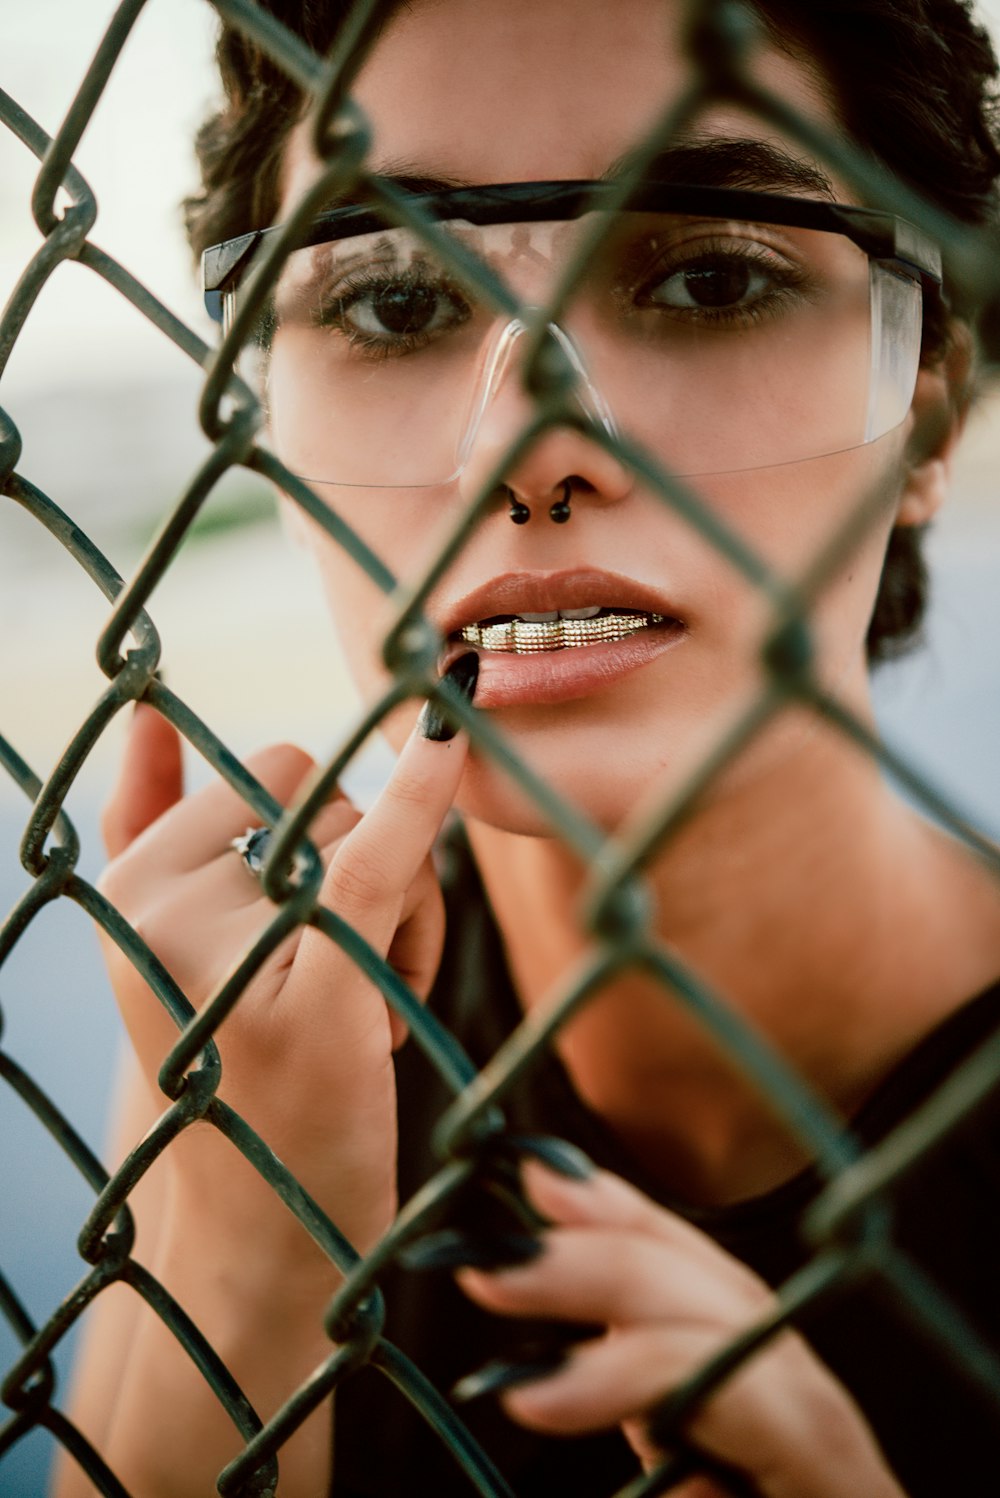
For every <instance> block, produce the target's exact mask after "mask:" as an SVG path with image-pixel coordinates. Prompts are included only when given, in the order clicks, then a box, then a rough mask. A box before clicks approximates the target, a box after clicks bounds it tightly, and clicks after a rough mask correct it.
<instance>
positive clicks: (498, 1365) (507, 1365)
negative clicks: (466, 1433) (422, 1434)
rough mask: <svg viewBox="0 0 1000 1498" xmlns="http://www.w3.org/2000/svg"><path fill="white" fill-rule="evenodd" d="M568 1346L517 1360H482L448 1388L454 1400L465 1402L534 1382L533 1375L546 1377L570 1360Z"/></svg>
mask: <svg viewBox="0 0 1000 1498" xmlns="http://www.w3.org/2000/svg"><path fill="white" fill-rule="evenodd" d="M569 1359H570V1352H569V1349H568V1348H565V1347H559V1348H556V1349H555V1351H553V1352H551V1353H548V1354H546V1356H545V1357H541V1358H526V1359H523V1360H521V1359H519V1360H518V1361H516V1362H511V1361H508V1360H507V1359H505V1358H496V1359H495V1360H494V1361H493V1362H491V1363H485V1364H484V1365H483V1367H482V1368H478V1369H477V1370H476V1372H475V1373H467V1374H466V1376H465V1377H464V1378H460V1379H459V1381H458V1383H457V1384H456V1385H455V1387H454V1388H453V1389H452V1391H451V1397H452V1399H453V1400H454V1401H455V1402H456V1404H468V1403H469V1401H470V1400H471V1399H481V1398H482V1397H483V1395H484V1394H499V1393H500V1392H501V1390H503V1389H515V1388H517V1387H518V1385H519V1384H530V1383H534V1382H535V1380H536V1379H542V1378H548V1377H549V1375H550V1374H552V1373H558V1371H559V1369H560V1368H565V1366H566V1364H567V1363H568V1362H569Z"/></svg>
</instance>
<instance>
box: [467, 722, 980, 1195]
mask: <svg viewBox="0 0 1000 1498" xmlns="http://www.w3.org/2000/svg"><path fill="white" fill-rule="evenodd" d="M803 808H807V813H806V815H803ZM470 836H471V839H472V843H473V847H474V849H475V852H476V856H477V860H478V862H479V865H480V868H481V871H482V874H483V879H484V883H485V885H486V889H487V892H488V894H489V896H490V899H491V902H492V904H493V908H494V910H495V912H496V914H497V918H498V920H499V923H500V926H501V929H502V931H503V933H504V937H505V941H506V946H507V951H508V956H509V961H510V964H511V971H512V974H513V977H514V981H515V985H516V987H517V989H518V992H519V994H520V997H521V1002H522V1004H523V1005H524V1007H525V1008H526V1009H532V1008H535V1007H536V1006H539V1005H543V1004H546V1003H548V1002H550V1001H551V1000H552V999H553V998H554V997H555V996H556V995H557V994H558V993H559V992H560V990H561V988H562V987H563V985H564V984H565V980H566V974H567V972H568V971H569V970H570V969H571V968H572V966H573V965H574V964H575V963H576V962H577V961H578V960H579V959H580V957H581V956H582V955H583V953H584V951H585V950H586V949H587V947H588V945H589V941H588V938H587V936H586V935H585V934H584V933H582V932H581V931H580V928H579V926H578V924H577V916H576V912H577V910H578V908H579V902H580V897H581V895H582V893H583V891H584V884H585V879H586V870H585V869H584V868H583V867H582V865H581V864H580V863H579V861H578V860H577V859H576V858H575V856H574V855H572V854H570V853H569V852H567V850H566V849H565V848H564V847H563V846H562V845H561V844H560V843H558V842H556V841H555V840H552V839H542V838H525V837H520V836H517V835H515V834H511V833H507V832H503V831H500V830H497V829H495V828H492V827H488V826H486V825H484V824H474V825H473V826H472V827H471V828H470ZM647 877H648V881H649V885H650V888H651V891H652V893H653V895H654V897H655V906H656V910H657V912H658V914H657V920H656V931H657V935H658V936H659V937H660V938H661V939H662V940H664V941H665V942H667V943H669V945H670V947H671V948H672V949H673V950H674V952H676V953H677V954H679V955H680V956H681V958H682V959H683V960H684V961H685V962H686V963H687V964H688V965H689V966H690V967H691V968H692V969H693V971H694V972H695V973H696V974H697V975H698V977H699V978H701V979H702V981H703V982H705V983H707V984H708V985H709V986H710V987H711V988H712V989H713V990H714V991H715V992H716V993H717V994H718V995H720V996H722V997H724V999H725V1001H726V1002H727V1003H728V1004H730V1005H732V1006H733V1007H735V1008H736V1009H738V1010H739V1012H740V1013H741V1014H742V1015H743V1016H744V1017H745V1018H746V1019H747V1020H748V1021H750V1022H751V1024H752V1025H753V1026H754V1027H755V1028H756V1029H757V1030H758V1031H759V1032H761V1033H762V1034H763V1035H764V1036H765V1037H766V1038H767V1039H768V1040H769V1041H770V1042H771V1044H772V1045H774V1046H775V1047H776V1048H777V1049H778V1050H779V1051H780V1052H782V1054H783V1055H784V1056H785V1058H786V1059H787V1060H789V1061H790V1062H791V1063H792V1065H793V1066H794V1067H795V1068H796V1069H797V1070H798V1071H799V1072H800V1074H801V1075H802V1076H803V1077H804V1078H805V1080H806V1081H807V1082H808V1083H809V1084H810V1085H811V1086H812V1087H813V1088H814V1089H815V1090H817V1091H818V1092H819V1093H820V1094H821V1095H822V1096H823V1097H824V1098H825V1099H826V1100H827V1101H828V1102H829V1103H830V1104H831V1105H832V1106H833V1107H834V1108H835V1109H836V1110H838V1111H839V1112H841V1113H842V1114H843V1115H845V1116H847V1115H850V1114H851V1113H852V1112H853V1111H855V1110H856V1108H857V1107H858V1106H859V1105H860V1103H861V1102H862V1101H863V1099H864V1098H865V1096H866V1095H867V1094H868V1093H869V1092H870V1091H871V1090H872V1088H873V1087H874V1086H875V1085H876V1084H877V1082H878V1081H879V1080H880V1079H881V1077H882V1076H883V1075H884V1074H885V1072H886V1071H887V1070H888V1068H889V1067H890V1066H891V1065H892V1063H893V1062H894V1061H895V1060H898V1059H899V1058H900V1056H901V1055H902V1054H904V1052H905V1050H906V1049H908V1048H909V1046H910V1045H911V1044H912V1043H913V1041H914V1040H915V1039H916V1038H917V1037H918V1036H919V1035H920V1034H922V1033H923V1032H924V1031H925V1030H927V1029H929V1028H930V1027H931V1026H932V1025H933V1024H934V1023H935V1021H936V1020H937V1019H939V1018H940V1017H941V1016H942V1014H943V1013H946V1012H948V1011H949V1010H950V1009H951V1008H953V1007H955V1005H956V1004H957V1003H958V1002H960V1001H961V999H962V998H963V997H965V996H967V995H968V994H970V993H972V992H975V991H976V988H977V987H980V986H985V984H986V983H988V982H989V981H990V980H991V978H992V977H993V976H995V972H996V970H997V968H998V967H1000V930H998V929H997V928H998V922H997V918H996V915H995V913H994V914H991V915H990V917H989V919H988V920H987V919H985V911H986V907H987V902H989V909H990V911H993V909H994V907H995V905H996V898H995V886H994V884H993V881H992V880H991V879H988V878H987V877H985V876H984V875H983V874H982V872H981V871H980V870H979V869H978V867H977V866H976V865H974V864H973V863H972V861H971V860H970V859H968V858H967V856H966V855H965V854H964V853H962V852H961V851H960V850H959V849H958V848H957V847H956V846H955V845H953V844H951V842H950V840H948V839H946V838H944V837H943V836H942V835H941V834H940V833H939V832H938V831H936V830H935V829H933V828H931V827H929V826H928V825H927V824H925V823H924V822H922V821H921V820H920V819H919V818H917V817H916V816H915V815H914V814H913V813H912V812H910V811H909V810H908V809H907V808H906V807H904V806H903V805H902V804H901V803H900V802H899V801H898V800H897V799H896V798H895V796H894V795H893V794H892V793H891V792H890V791H889V790H888V789H887V787H886V786H885V785H884V783H883V781H882V780H881V778H880V776H879V774H878V773H877V770H876V769H875V767H874V766H873V765H872V763H871V762H870V761H869V760H868V759H867V758H866V757H865V756H863V755H861V754H859V753H858V752H857V751H856V750H855V749H853V748H852V747H851V746H849V745H848V744H847V743H846V742H845V741H844V740H843V739H842V738H841V737H840V736H839V735H835V734H834V733H833V732H832V731H822V732H819V731H818V732H817V734H816V735H815V736H814V737H813V739H812V742H810V744H809V745H808V752H806V753H801V754H798V755H797V756H791V757H789V759H787V760H786V761H785V762H783V763H782V764H781V766H780V767H779V768H777V769H775V770H773V771H771V772H769V773H764V774H762V775H760V776H759V777H757V778H756V779H754V780H753V781H749V780H748V781H747V782H746V783H737V784H736V785H735V786H734V787H733V788H731V789H726V790H724V791H723V792H721V793H719V794H718V795H716V796H715V797H713V798H712V799H711V800H710V801H708V800H707V801H706V802H705V803H704V804H703V805H702V806H701V807H700V808H699V810H698V811H697V812H696V813H695V814H694V815H692V817H691V818H690V819H689V820H688V822H687V823H686V824H685V825H684V826H683V828H682V829H681V831H680V832H679V833H678V834H677V835H676V836H675V837H674V838H673V839H672V840H671V842H670V843H669V846H667V847H666V848H665V849H664V850H663V852H662V853H660V854H659V855H658V856H657V857H656V859H655V861H654V862H653V863H652V864H651V866H650V867H649V868H648V870H647ZM958 911H961V913H962V914H961V919H962V920H963V921H964V922H965V924H966V925H967V927H968V931H967V933H966V934H967V935H968V936H969V938H970V943H971V952H970V954H969V955H967V957H966V958H965V959H962V958H959V960H958V963H957V964H956V946H957V945H958V943H957V941H956V919H959V917H958V915H957V912H958ZM970 912H974V913H975V914H974V915H973V916H972V917H971V918H968V917H969V913H970ZM967 918H968V919H967ZM966 985H969V986H968V987H966ZM556 1044H557V1048H558V1050H559V1053H560V1056H561V1059H562V1060H563V1062H564V1063H565V1064H566V1066H567V1068H568V1070H569V1072H570V1074H571V1076H572V1079H573V1081H574V1084H575V1085H576V1088H577V1090H578V1092H579V1093H580V1094H581V1096H582V1097H583V1099H584V1101H585V1102H586V1103H587V1104H588V1105H589V1106H590V1107H592V1108H593V1109H595V1111H597V1112H598V1113H599V1114H600V1115H602V1116H603V1117H604V1119H605V1121H606V1122H607V1123H608V1124H609V1125H610V1126H611V1127H612V1128H613V1130H614V1131H615V1132H616V1133H618V1134H619V1136H620V1137H621V1138H622V1139H623V1141H624V1142H625V1143H626V1144H627V1145H628V1146H630V1147H631V1148H632V1149H633V1151H634V1152H635V1153H636V1155H637V1156H638V1157H639V1158H640V1159H641V1161H642V1163H643V1164H644V1166H645V1167H646V1168H647V1170H650V1171H651V1173H652V1174H654V1175H656V1176H658V1177H659V1178H660V1181H661V1184H662V1185H663V1186H665V1187H667V1188H669V1189H672V1190H674V1191H676V1192H680V1193H682V1194H684V1195H687V1196H688V1197H689V1198H690V1199H692V1200H702V1201H723V1200H729V1199H733V1198H735V1197H738V1196H745V1195H750V1194H754V1193H755V1192H758V1191H761V1190H765V1189H767V1188H768V1187H769V1186H771V1185H774V1184H776V1183H777V1182H778V1181H779V1180H781V1179H783V1178H785V1177H786V1176H788V1175H789V1174H792V1173H793V1172H794V1171H795V1169H796V1168H798V1167H799V1166H801V1165H802V1164H803V1163H804V1162H805V1156H804V1155H803V1153H802V1151H801V1149H800V1147H799V1146H798V1144H797V1142H796V1141H795V1140H794V1139H792V1138H791V1137H790V1136H789V1135H788V1133H787V1131H786V1130H785V1128H784V1126H783V1125H782V1124H780V1122H779V1121H777V1120H776V1119H775V1117H774V1115H773V1114H772V1113H771V1111H770V1109H769V1108H768V1106H767V1105H766V1103H764V1102H763V1101H762V1100H761V1098H760V1096H759V1095H758V1094H757V1092H756V1090H755V1089H753V1088H752V1087H751V1086H750V1084H749V1083H747V1082H745V1081H744V1079H743V1078H742V1076H741V1074H740V1073H739V1072H738V1070H736V1069H734V1066H733V1064H732V1062H731V1061H730V1060H729V1059H728V1057H726V1056H725V1055H724V1054H723V1053H722V1052H721V1051H720V1050H719V1048H718V1047H717V1046H716V1044H715V1043H714V1042H713V1041H712V1040H711V1039H710V1038H709V1037H708V1036H707V1035H706V1033H705V1031H704V1030H703V1029H702V1027H701V1026H700V1025H699V1024H698V1023H697V1022H696V1021H695V1020H694V1019H693V1018H691V1017H690V1015H689V1014H688V1013H687V1012H686V1011H685V1009H684V1008H683V1005H682V1004H681V1002H680V1001H679V1000H678V999H677V997H676V996H675V995H673V994H672V993H670V992H668V991H666V990H665V989H664V987H663V985H662V984H659V983H657V982H654V980H652V979H651V978H648V977H646V976H644V975H642V974H638V973H636V972H634V971H628V972H623V973H621V974H620V975H619V976H617V977H616V978H615V980H614V981H613V982H612V983H611V984H609V985H608V986H607V988H606V989H604V990H602V992H601V993H600V994H599V995H598V996H597V997H596V998H595V999H593V1000H591V1001H589V1002H588V1004H587V1005H586V1006H585V1007H584V1008H583V1009H582V1010H581V1011H580V1012H579V1013H578V1014H577V1015H575V1016H574V1018H573V1020H572V1021H571V1022H570V1023H569V1024H568V1025H567V1026H566V1027H565V1028H564V1029H563V1030H562V1031H561V1032H560V1035H559V1037H558V1040H557V1042H556ZM666 1162H669V1163H666Z"/></svg>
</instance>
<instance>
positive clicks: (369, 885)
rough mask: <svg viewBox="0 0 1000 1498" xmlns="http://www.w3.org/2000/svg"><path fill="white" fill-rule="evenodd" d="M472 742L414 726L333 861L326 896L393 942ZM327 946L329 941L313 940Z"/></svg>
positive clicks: (381, 939)
mask: <svg viewBox="0 0 1000 1498" xmlns="http://www.w3.org/2000/svg"><path fill="white" fill-rule="evenodd" d="M467 752H468V742H467V740H466V738H465V735H464V734H462V735H459V736H457V737H455V738H452V739H449V740H447V741H444V742H436V741H434V740H432V739H427V738H425V737H424V736H423V734H422V733H421V731H420V729H419V727H418V728H415V729H414V731H413V733H412V734H411V735H410V737H409V739H408V740H407V742H406V745H405V746H404V748H403V752H402V753H401V754H400V756H399V760H398V762H397V764H396V768H395V770H394V771H393V773H392V776H391V778H390V779H389V781H388V783H387V784H386V786H385V788H384V789H383V791H382V793H381V795H380V796H379V798H378V800H377V801H376V802H375V804H374V806H373V807H372V808H371V810H370V811H369V812H367V813H366V815H365V816H364V817H363V818H362V820H361V821H360V822H359V823H358V825H357V827H355V829H354V831H353V832H351V833H349V834H348V836H347V837H346V838H345V839H344V841H343V842H342V843H341V845H340V847H339V849H338V850H337V854H336V857H335V858H334V860H333V863H332V864H331V866H330V870H329V873H328V875H327V878H326V880H325V882H324V886H323V891H322V895H321V899H322V903H323V904H324V905H328V906H329V907H330V908H331V909H332V910H335V911H336V912H337V914H338V915H340V916H342V917H343V918H344V919H345V920H348V921H350V923H351V925H352V926H354V927H355V928H356V929H357V930H358V931H360V933H361V934H362V935H363V936H364V937H365V939H366V940H367V941H369V942H371V943H372V945H374V946H377V947H378V948H379V949H380V950H383V951H384V950H386V948H387V946H388V943H389V942H390V941H391V939H392V937H393V935H394V933H395V930H396V927H397V925H398V923H399V918H400V913H401V909H402V902H403V900H404V899H405V896H406V894H407V891H408V890H409V888H410V886H411V885H412V884H413V882H414V880H415V879H416V877H417V875H418V873H419V872H420V870H421V868H422V866H423V865H424V864H425V862H426V860H427V859H428V858H429V856H430V853H431V849H432V847H433V846H434V842H435V839H436V838H437V835H438V833H439V831H440V830H441V824H442V822H443V821H444V818H445V816H446V814H447V812H448V810H449V809H450V807H451V805H452V803H453V801H454V799H455V795H456V793H457V791H458V786H459V782H460V781H461V778H462V772H463V769H464V767H465V761H466V755H467ZM309 945H310V947H312V948H314V949H319V950H322V945H323V944H322V942H321V941H320V940H319V939H318V938H317V941H316V942H310V943H309Z"/></svg>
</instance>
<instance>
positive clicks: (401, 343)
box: [314, 267, 472, 359]
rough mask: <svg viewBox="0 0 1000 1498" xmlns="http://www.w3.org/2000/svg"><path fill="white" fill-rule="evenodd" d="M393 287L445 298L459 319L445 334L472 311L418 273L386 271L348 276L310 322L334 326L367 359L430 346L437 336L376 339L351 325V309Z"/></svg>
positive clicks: (447, 288) (450, 289)
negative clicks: (448, 300)
mask: <svg viewBox="0 0 1000 1498" xmlns="http://www.w3.org/2000/svg"><path fill="white" fill-rule="evenodd" d="M395 287H404V288H406V289H407V290H411V291H428V292H431V293H432V294H433V295H435V296H439V297H441V296H444V297H447V298H449V299H450V301H451V303H452V306H453V307H454V308H455V309H456V310H457V311H458V312H459V315H458V316H457V317H456V318H455V320H454V322H451V323H449V326H448V329H447V331H451V329H452V328H454V327H458V326H460V324H461V323H463V322H465V321H467V319H468V318H469V317H471V315H472V308H471V307H470V306H469V304H468V303H467V302H466V301H465V298H464V297H463V296H462V294H461V293H460V292H459V291H458V289H457V288H456V287H454V286H452V285H450V284H449V283H448V282H445V281H435V280H433V279H432V278H431V277H429V276H427V275H425V274H421V273H418V274H413V273H412V272H410V271H403V272H397V271H393V270H392V269H391V267H386V268H385V269H377V270H358V271H354V272H352V273H351V274H350V275H348V276H347V277H346V279H345V280H344V281H342V282H341V284H340V286H339V287H338V290H337V294H336V296H334V297H331V298H328V299H325V300H321V301H320V304H319V306H318V307H317V309H316V314H315V317H314V322H315V324H316V326H318V327H324V328H328V327H330V326H331V325H333V326H335V327H336V328H337V329H338V330H339V331H340V332H341V333H342V334H343V336H344V338H345V339H346V340H347V342H348V343H349V344H350V346H351V347H352V348H355V349H358V350H360V351H361V352H362V353H363V354H364V355H366V356H367V357H368V358H370V359H371V358H374V359H393V358H397V357H399V356H401V355H404V354H410V353H414V352H415V351H416V350H418V349H421V348H425V347H426V346H427V344H429V343H431V342H433V340H434V338H435V337H437V336H438V334H437V333H415V334H392V333H391V332H390V331H389V330H388V329H387V330H386V334H385V336H384V337H378V336H376V335H374V334H368V333H365V332H364V330H363V329H361V328H358V327H356V326H354V325H352V324H351V322H350V321H349V320H348V318H347V315H346V314H347V313H348V312H349V311H350V309H351V308H352V307H355V306H357V305H358V304H359V303H361V302H362V301H364V299H365V298H366V297H370V296H372V295H374V294H376V293H378V292H384V291H387V290H389V289H391V288H395Z"/></svg>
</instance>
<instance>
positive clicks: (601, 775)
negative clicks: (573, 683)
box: [457, 753, 662, 838]
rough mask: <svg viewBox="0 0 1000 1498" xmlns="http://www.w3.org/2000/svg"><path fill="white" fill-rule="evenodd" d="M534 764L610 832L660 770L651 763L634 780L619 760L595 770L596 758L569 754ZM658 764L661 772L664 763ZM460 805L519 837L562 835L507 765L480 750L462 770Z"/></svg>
mask: <svg viewBox="0 0 1000 1498" xmlns="http://www.w3.org/2000/svg"><path fill="white" fill-rule="evenodd" d="M531 768H532V770H534V772H535V773H536V774H537V775H539V776H540V777H541V778H542V779H543V780H545V782H546V783H547V784H549V785H551V786H552V788H553V789H554V790H555V792H556V793H557V795H558V796H559V797H560V799H561V800H562V801H564V802H566V803H567V804H568V805H569V806H570V807H571V808H572V809H573V810H574V811H575V812H577V813H578V814H579V815H582V816H584V817H586V818H587V820H588V821H590V822H593V823H594V824H596V826H598V827H599V828H600V829H601V831H602V832H604V833H605V834H608V835H610V834H612V833H614V832H615V831H616V830H617V829H618V827H619V826H620V825H621V823H622V822H623V821H624V820H625V819H626V817H628V815H629V814H630V813H631V812H632V810H633V809H634V807H635V805H636V803H637V802H638V801H639V799H640V797H641V795H642V789H643V786H644V785H648V783H649V777H650V776H651V775H652V776H655V774H656V767H653V766H650V767H648V770H647V775H646V778H645V780H643V779H642V778H638V779H637V780H636V782H635V784H634V785H630V784H629V778H628V777H627V776H625V775H623V773H622V767H621V766H620V765H618V764H615V765H614V766H613V771H612V769H611V768H609V767H608V765H607V763H606V762H605V764H604V766H603V770H602V771H595V768H594V766H593V764H590V763H584V762H583V761H582V759H577V761H576V763H568V762H567V760H566V758H565V757H560V759H559V761H558V763H548V764H538V763H534V764H531ZM659 769H660V771H661V772H662V766H660V767H659ZM457 805H458V809H459V810H460V811H461V812H462V814H463V816H465V817H467V818H469V819H471V820H473V821H476V822H483V823H485V824H486V825H487V826H489V827H495V828H497V829H498V831H502V832H510V833H512V834H514V835H515V836H518V837H546V838H547V837H553V836H559V834H558V832H557V831H556V829H555V828H554V827H553V826H552V823H551V822H550V821H549V820H548V819H547V817H546V816H545V814H544V812H543V811H542V810H541V809H540V807H539V806H538V805H537V804H536V802H535V801H534V800H532V799H531V797H530V796H528V795H527V794H526V793H525V792H524V791H523V790H522V789H521V788H520V786H518V785H515V783H514V781H513V780H512V779H511V778H510V776H509V775H508V774H507V773H506V771H504V770H503V769H501V768H500V767H499V766H497V765H496V764H494V763H492V762H490V761H488V760H486V759H485V758H483V757H481V756H479V755H477V754H475V753H474V754H473V755H472V757H471V758H470V760H469V764H468V767H467V769H466V771H465V775H464V776H463V779H462V786H461V791H460V793H459V796H458V799H457Z"/></svg>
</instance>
